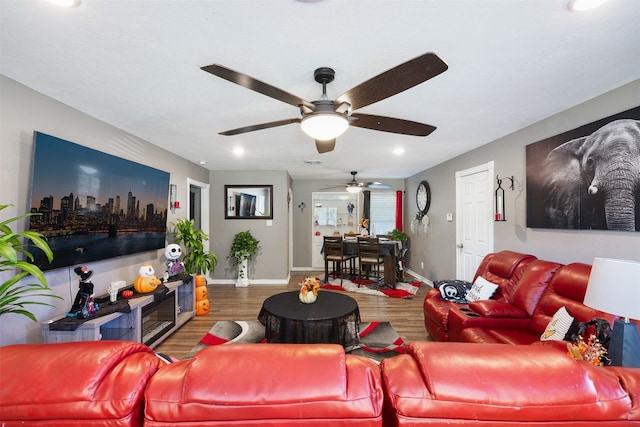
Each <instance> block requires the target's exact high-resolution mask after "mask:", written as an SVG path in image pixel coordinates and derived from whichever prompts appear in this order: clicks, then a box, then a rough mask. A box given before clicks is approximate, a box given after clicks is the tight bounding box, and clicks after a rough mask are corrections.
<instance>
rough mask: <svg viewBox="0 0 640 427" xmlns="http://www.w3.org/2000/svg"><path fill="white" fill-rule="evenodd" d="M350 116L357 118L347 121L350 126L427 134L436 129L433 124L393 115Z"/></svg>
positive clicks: (415, 134)
mask: <svg viewBox="0 0 640 427" xmlns="http://www.w3.org/2000/svg"><path fill="white" fill-rule="evenodd" d="M351 117H353V118H356V119H357V120H352V121H349V125H351V126H356V127H359V128H365V129H371V130H379V131H382V132H391V133H400V134H403V135H414V136H427V135H429V134H430V133H431V132H433V131H434V130H436V127H435V126H431V125H425V124H424V123H418V122H412V121H410V120H403V119H394V118H393V117H384V116H374V115H371V114H352V115H351Z"/></svg>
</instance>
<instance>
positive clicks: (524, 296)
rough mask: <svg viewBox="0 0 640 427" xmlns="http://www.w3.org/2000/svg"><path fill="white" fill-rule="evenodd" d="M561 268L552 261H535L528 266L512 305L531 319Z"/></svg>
mask: <svg viewBox="0 0 640 427" xmlns="http://www.w3.org/2000/svg"><path fill="white" fill-rule="evenodd" d="M560 267H561V265H560V264H558V263H555V262H550V261H543V260H535V261H533V262H531V263H529V264H528V265H527V268H526V270H525V271H524V272H523V273H522V276H521V277H520V279H519V280H518V283H517V285H516V287H515V289H514V291H513V294H512V295H511V301H510V302H511V303H512V304H513V305H515V306H516V307H519V308H520V309H522V310H524V311H525V312H526V313H527V316H529V317H531V316H532V315H533V312H534V311H535V309H536V307H537V305H538V303H539V302H540V298H542V294H543V293H544V291H545V290H546V289H547V286H549V282H551V279H552V278H553V277H554V274H555V273H556V272H557V271H558V269H559V268H560Z"/></svg>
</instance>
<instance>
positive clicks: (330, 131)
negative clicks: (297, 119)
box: [300, 112, 349, 141]
mask: <svg viewBox="0 0 640 427" xmlns="http://www.w3.org/2000/svg"><path fill="white" fill-rule="evenodd" d="M300 127H301V128H302V130H303V131H304V133H306V134H307V135H309V136H310V137H311V138H313V139H318V140H320V141H326V140H329V139H336V138H337V137H339V136H340V135H342V134H343V133H344V132H345V131H346V130H347V128H348V127H349V121H348V120H347V118H346V117H345V116H343V115H342V114H339V113H335V112H323V113H311V114H308V115H307V116H305V117H304V118H303V119H302V123H301V124H300Z"/></svg>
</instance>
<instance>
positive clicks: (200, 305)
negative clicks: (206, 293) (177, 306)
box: [196, 299, 211, 316]
mask: <svg viewBox="0 0 640 427" xmlns="http://www.w3.org/2000/svg"><path fill="white" fill-rule="evenodd" d="M210 308H211V304H210V303H209V300H208V299H201V300H199V301H196V316H204V315H205V314H207V313H209V309H210Z"/></svg>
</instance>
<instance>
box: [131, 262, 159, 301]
mask: <svg viewBox="0 0 640 427" xmlns="http://www.w3.org/2000/svg"><path fill="white" fill-rule="evenodd" d="M155 273H156V272H155V270H154V269H153V267H152V266H151V265H149V264H144V265H142V266H141V267H140V270H138V277H136V280H134V281H133V288H134V289H135V290H136V292H138V293H141V294H146V293H149V292H153V291H155V290H156V288H157V287H158V285H159V284H161V283H162V282H161V281H160V279H158V278H157V277H156V275H155Z"/></svg>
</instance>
